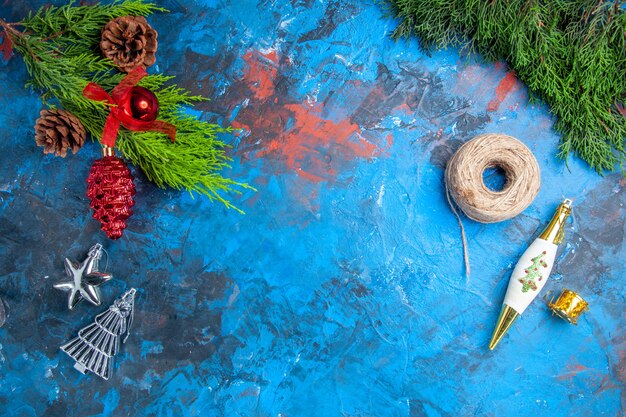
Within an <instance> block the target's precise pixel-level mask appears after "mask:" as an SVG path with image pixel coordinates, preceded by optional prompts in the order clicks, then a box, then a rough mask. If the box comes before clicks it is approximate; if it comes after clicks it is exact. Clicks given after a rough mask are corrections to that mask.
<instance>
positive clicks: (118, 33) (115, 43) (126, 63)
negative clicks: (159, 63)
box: [100, 16, 158, 72]
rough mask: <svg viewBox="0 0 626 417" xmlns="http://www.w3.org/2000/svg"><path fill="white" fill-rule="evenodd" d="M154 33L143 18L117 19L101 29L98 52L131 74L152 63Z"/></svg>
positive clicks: (154, 46) (154, 45)
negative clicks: (136, 69) (100, 51)
mask: <svg viewBox="0 0 626 417" xmlns="http://www.w3.org/2000/svg"><path fill="white" fill-rule="evenodd" d="M157 36H158V34H157V31H156V30H154V29H153V28H152V27H151V26H150V25H149V24H148V22H147V21H146V19H145V18H144V17H143V16H121V17H116V18H115V19H113V20H111V21H110V22H109V23H107V24H106V25H105V26H104V28H103V29H102V38H101V40H100V49H101V50H102V53H103V54H104V56H105V57H107V58H109V59H111V60H112V61H113V62H114V63H115V65H117V66H118V67H119V68H120V70H122V71H124V72H131V71H132V70H134V69H135V68H137V67H139V66H142V67H144V68H147V67H149V66H150V65H152V64H154V63H155V62H156V57H155V56H154V54H155V52H156V50H157V46H158V42H157Z"/></svg>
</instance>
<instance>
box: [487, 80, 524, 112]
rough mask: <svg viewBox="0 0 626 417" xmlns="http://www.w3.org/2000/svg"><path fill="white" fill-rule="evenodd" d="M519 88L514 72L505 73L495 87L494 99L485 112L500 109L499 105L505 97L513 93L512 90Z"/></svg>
mask: <svg viewBox="0 0 626 417" xmlns="http://www.w3.org/2000/svg"><path fill="white" fill-rule="evenodd" d="M517 88H519V86H518V84H517V78H516V77H515V72H514V71H509V72H507V73H506V75H505V76H504V78H503V79H502V80H501V81H500V84H498V86H497V87H496V97H495V98H494V99H493V100H491V101H490V102H489V104H488V105H487V111H496V110H498V107H500V103H502V102H503V101H504V99H505V98H506V96H507V95H508V94H509V93H510V92H511V91H513V89H517Z"/></svg>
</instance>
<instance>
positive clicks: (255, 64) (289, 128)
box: [232, 51, 393, 183]
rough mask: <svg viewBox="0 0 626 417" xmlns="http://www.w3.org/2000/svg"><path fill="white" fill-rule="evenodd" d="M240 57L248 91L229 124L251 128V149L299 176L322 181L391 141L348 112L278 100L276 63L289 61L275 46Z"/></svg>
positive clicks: (250, 150) (391, 141) (243, 81)
mask: <svg viewBox="0 0 626 417" xmlns="http://www.w3.org/2000/svg"><path fill="white" fill-rule="evenodd" d="M244 61H245V62H246V64H247V65H246V69H245V71H244V79H243V80H241V82H242V84H243V85H244V86H246V89H247V90H248V91H249V92H250V93H251V94H252V96H251V97H250V102H249V103H248V105H247V106H246V107H245V108H243V109H241V111H240V112H239V113H238V115H237V120H234V121H233V122H232V125H233V127H235V128H238V129H246V130H247V131H248V132H250V133H249V137H250V138H252V139H253V140H251V141H250V147H249V148H248V152H250V154H252V155H256V156H258V157H268V158H271V160H272V162H279V164H280V165H282V166H283V167H284V168H286V169H288V170H290V171H293V172H294V173H296V174H297V175H298V176H299V177H300V178H303V179H305V180H306V181H309V182H311V183H320V182H324V181H334V180H335V179H336V177H337V175H338V171H339V172H341V170H342V169H343V168H344V166H345V165H346V164H349V163H350V162H351V161H353V160H354V159H357V158H372V157H376V156H379V155H381V154H383V152H384V151H385V150H386V149H388V148H389V147H390V146H391V145H392V144H393V138H392V137H391V135H389V136H388V137H387V138H386V140H385V139H382V141H381V142H382V143H374V142H372V141H371V140H369V139H368V138H366V137H365V134H364V133H363V131H362V130H361V128H360V126H358V125H357V124H356V123H354V122H352V121H351V120H350V119H349V118H342V119H341V120H339V121H335V120H330V119H327V118H325V117H323V116H322V110H323V108H322V107H321V105H320V106H314V107H312V106H310V105H308V104H306V103H294V101H293V100H291V101H290V100H288V99H282V100H279V99H278V95H277V93H276V90H275V81H276V78H277V75H278V70H279V63H280V65H288V62H287V61H285V60H281V59H279V57H278V55H277V54H276V52H275V51H272V52H270V53H266V54H264V53H261V52H258V51H248V52H247V53H246V54H245V55H244ZM372 139H376V137H372ZM385 142H386V143H385Z"/></svg>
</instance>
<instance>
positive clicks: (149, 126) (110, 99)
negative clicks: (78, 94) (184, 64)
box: [83, 67, 176, 148]
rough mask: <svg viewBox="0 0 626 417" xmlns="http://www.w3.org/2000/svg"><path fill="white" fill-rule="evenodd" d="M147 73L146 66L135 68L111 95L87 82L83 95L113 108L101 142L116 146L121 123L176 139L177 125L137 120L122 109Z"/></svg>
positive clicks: (139, 130)
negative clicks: (129, 95) (133, 89)
mask: <svg viewBox="0 0 626 417" xmlns="http://www.w3.org/2000/svg"><path fill="white" fill-rule="evenodd" d="M146 75H148V73H147V72H146V70H145V69H144V68H142V67H137V68H135V69H134V70H132V71H131V72H129V73H128V75H126V76H125V77H124V78H123V79H122V81H120V83H119V84H118V85H117V86H116V87H115V88H114V89H113V91H111V95H109V94H108V93H107V92H106V91H105V90H104V88H102V87H100V86H99V85H98V84H96V83H89V84H87V87H85V89H84V90H83V95H84V96H85V97H87V98H88V99H91V100H96V101H104V102H106V103H108V104H109V106H110V108H111V113H109V117H108V118H107V121H106V123H105V124H104V131H103V132H102V141H101V142H102V144H103V145H105V146H109V147H111V148H112V147H113V146H115V139H117V132H118V130H119V129H120V124H121V125H122V126H124V127H125V128H126V129H128V130H133V131H135V132H147V131H156V132H161V133H165V134H166V135H167V136H169V138H170V140H171V141H172V142H174V140H175V139H176V126H174V125H172V124H170V123H166V122H164V121H162V120H155V121H152V122H146V121H143V120H137V119H134V118H133V117H131V116H129V115H128V114H126V112H124V110H123V109H122V104H123V103H124V102H125V101H126V99H127V96H128V93H129V92H130V89H131V88H133V87H134V86H135V85H136V84H137V83H138V82H139V80H141V79H142V78H143V77H145V76H146Z"/></svg>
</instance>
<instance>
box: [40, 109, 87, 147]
mask: <svg viewBox="0 0 626 417" xmlns="http://www.w3.org/2000/svg"><path fill="white" fill-rule="evenodd" d="M86 135H87V133H86V132H85V127H84V126H83V124H82V123H81V122H80V120H78V117H76V116H74V115H73V114H72V113H70V112H68V111H66V110H58V109H54V110H45V109H44V110H42V111H41V112H40V113H39V119H37V122H36V123H35V142H37V146H43V153H53V154H55V155H57V156H60V157H62V158H65V155H67V150H68V149H71V150H72V153H76V152H78V150H79V149H80V148H81V147H82V146H83V144H84V143H85V137H86Z"/></svg>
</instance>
